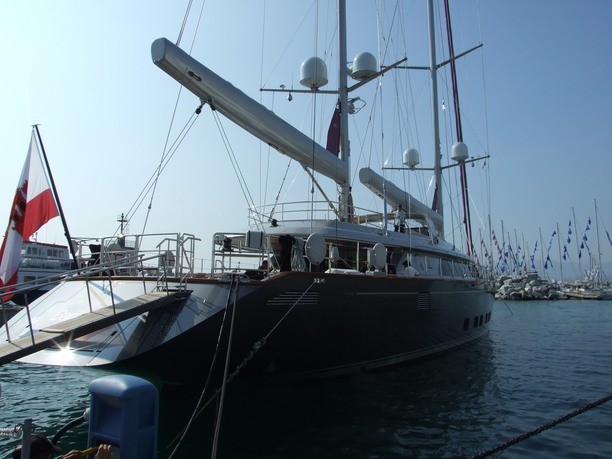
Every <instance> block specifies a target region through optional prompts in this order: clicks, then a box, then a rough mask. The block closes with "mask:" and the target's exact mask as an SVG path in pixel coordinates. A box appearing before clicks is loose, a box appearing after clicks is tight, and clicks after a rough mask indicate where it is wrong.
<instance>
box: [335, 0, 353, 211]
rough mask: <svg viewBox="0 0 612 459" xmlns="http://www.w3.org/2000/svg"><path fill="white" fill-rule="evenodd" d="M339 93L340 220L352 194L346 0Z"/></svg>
mask: <svg viewBox="0 0 612 459" xmlns="http://www.w3.org/2000/svg"><path fill="white" fill-rule="evenodd" d="M338 59H339V60H340V65H339V66H338V72H339V73H338V92H339V99H340V100H339V103H340V159H342V160H343V161H344V162H345V164H346V168H345V170H346V177H345V179H344V182H343V183H340V203H339V207H340V219H341V220H346V219H347V218H348V213H349V212H348V197H349V193H350V183H349V182H350V174H351V168H350V161H349V159H350V143H349V138H348V91H347V70H346V63H347V60H346V0H338Z"/></svg>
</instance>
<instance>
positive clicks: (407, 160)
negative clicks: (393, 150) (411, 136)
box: [403, 148, 421, 169]
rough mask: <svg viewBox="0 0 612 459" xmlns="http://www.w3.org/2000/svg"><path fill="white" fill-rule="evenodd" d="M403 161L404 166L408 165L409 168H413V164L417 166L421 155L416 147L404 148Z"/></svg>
mask: <svg viewBox="0 0 612 459" xmlns="http://www.w3.org/2000/svg"><path fill="white" fill-rule="evenodd" d="M403 163H404V166H408V167H409V168H410V169H413V168H414V167H415V166H418V165H419V164H420V163H421V156H420V155H419V151H418V150H417V149H416V148H411V149H410V150H406V151H405V152H404V161H403Z"/></svg>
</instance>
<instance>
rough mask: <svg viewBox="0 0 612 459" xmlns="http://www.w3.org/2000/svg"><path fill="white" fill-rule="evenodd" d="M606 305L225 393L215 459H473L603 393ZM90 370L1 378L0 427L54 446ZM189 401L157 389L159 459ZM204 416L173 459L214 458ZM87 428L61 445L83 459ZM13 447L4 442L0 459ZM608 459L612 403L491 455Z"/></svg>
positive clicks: (556, 312)
mask: <svg viewBox="0 0 612 459" xmlns="http://www.w3.org/2000/svg"><path fill="white" fill-rule="evenodd" d="M611 332H612V302H598V301H575V300H574V301H555V302H552V301H539V302H505V303H504V302H496V303H495V305H494V311H493V320H492V322H491V332H490V334H489V336H488V337H486V338H485V339H483V340H480V341H479V342H477V343H475V344H473V345H470V346H467V347H465V348H462V349H459V350H456V351H453V352H448V353H445V354H442V355H440V356H437V357H435V358H431V359H427V360H422V361H418V362H414V363H411V364H406V365H401V366H397V367H394V368H391V369H386V370H381V371H375V372H369V373H363V374H358V375H352V376H350V377H343V378H338V379H333V380H327V381H318V382H309V383H299V384H284V385H246V384H233V385H230V386H228V388H227V392H226V395H225V399H224V409H223V413H222V416H221V420H220V422H221V424H220V433H219V437H218V439H219V440H218V453H217V457H219V458H313V457H317V458H338V457H346V458H397V457H415V458H429V457H431V458H462V457H472V456H474V455H476V454H478V453H480V452H483V451H486V450H488V449H490V448H493V447H495V446H497V445H499V444H501V443H504V442H506V441H508V440H510V439H512V438H515V437H517V436H519V435H521V434H524V433H526V432H529V431H531V430H533V429H535V428H537V427H539V426H541V425H544V424H546V423H549V422H551V421H554V420H556V419H558V418H560V417H561V416H563V415H565V414H567V413H570V412H572V411H574V410H576V409H578V408H581V407H583V406H585V405H587V404H589V403H591V402H594V401H596V400H599V399H601V398H602V397H606V396H608V395H610V394H611V393H612V344H611V341H610V338H611ZM107 374H109V373H108V372H106V371H101V370H95V369H75V368H64V369H61V368H55V367H41V366H32V365H23V364H8V365H5V366H3V367H1V368H0V384H1V387H2V395H1V396H0V428H2V427H11V426H13V425H15V424H17V423H21V422H23V420H24V419H26V418H32V419H33V420H34V423H35V424H36V425H37V428H38V431H39V432H42V433H44V434H46V435H48V436H50V437H51V436H53V435H54V434H55V433H56V432H57V431H58V430H59V429H60V428H61V427H62V426H63V425H65V424H66V423H67V422H69V421H71V420H73V419H75V418H78V417H79V416H81V414H82V413H83V412H84V410H85V409H86V408H87V406H88V403H89V394H88V386H89V383H90V382H91V381H92V380H94V379H96V378H98V377H100V376H104V375H107ZM198 397H199V392H198V391H197V390H192V391H185V390H184V389H182V388H173V387H170V388H164V389H162V391H161V399H160V438H159V443H158V452H159V454H158V457H160V458H166V457H169V455H170V452H171V451H172V450H173V448H174V447H176V439H177V438H178V435H179V433H180V432H181V430H182V429H183V428H184V427H185V425H186V424H187V422H188V420H189V418H190V416H191V415H192V412H193V408H194V406H195V404H196V401H197V399H198ZM212 408H214V403H213V404H211V405H210V407H209V408H207V409H205V410H204V411H203V413H202V414H201V415H200V416H198V417H197V418H196V420H195V421H194V422H193V424H192V427H191V430H190V432H189V433H188V435H187V436H186V437H185V439H184V440H183V441H182V442H181V443H180V445H179V446H178V449H177V452H176V455H175V456H174V457H176V458H196V457H197V458H200V457H211V448H212V439H213V435H214V422H213V421H214V419H213V418H214V415H213V412H212ZM86 442H87V426H86V425H85V424H83V425H81V426H79V427H76V428H74V429H73V430H71V431H69V432H68V433H67V434H65V435H64V436H63V437H62V438H61V440H60V442H59V444H60V446H62V447H63V449H64V451H68V450H70V449H74V448H78V449H84V448H85V446H86ZM16 443H17V440H13V439H0V458H5V457H9V456H10V452H11V451H12V449H13V447H14V445H15V444H16ZM494 457H501V458H538V457H540V458H550V457H555V458H565V457H567V458H608V457H612V401H611V402H608V403H604V404H602V405H600V406H599V407H596V408H593V409H591V410H588V411H586V412H585V413H583V414H581V415H578V416H576V417H573V418H571V419H569V420H568V421H566V422H563V423H561V424H559V425H557V426H556V427H553V428H551V429H547V430H545V431H544V432H542V433H540V434H537V435H535V436H533V437H531V438H529V439H527V440H525V441H522V442H520V443H518V444H516V445H513V446H510V447H509V448H507V449H505V450H503V451H502V452H500V453H497V454H496V455H495V456H494Z"/></svg>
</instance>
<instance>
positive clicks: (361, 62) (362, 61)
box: [351, 53, 378, 80]
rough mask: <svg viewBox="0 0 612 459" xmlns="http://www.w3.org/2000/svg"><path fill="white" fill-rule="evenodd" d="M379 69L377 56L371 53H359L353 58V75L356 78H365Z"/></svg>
mask: <svg viewBox="0 0 612 459" xmlns="http://www.w3.org/2000/svg"><path fill="white" fill-rule="evenodd" d="M377 71H378V68H377V66H376V58H375V57H374V56H373V55H372V54H371V53H359V54H357V56H355V58H354V59H353V67H352V68H351V77H353V78H354V79H356V80H365V79H366V78H369V77H371V76H372V75H374V74H375V73H376V72H377Z"/></svg>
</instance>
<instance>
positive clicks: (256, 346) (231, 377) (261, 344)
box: [169, 282, 316, 459]
mask: <svg viewBox="0 0 612 459" xmlns="http://www.w3.org/2000/svg"><path fill="white" fill-rule="evenodd" d="M315 283H316V282H313V283H312V284H310V286H309V287H308V288H307V289H306V290H304V292H303V293H302V294H301V295H300V297H299V298H298V299H297V300H296V301H295V303H293V305H292V306H291V307H290V308H289V310H288V311H287V312H286V313H285V314H284V315H283V317H281V318H280V320H279V321H278V322H277V323H276V324H275V325H274V327H272V328H271V329H270V331H269V332H268V333H267V334H266V335H265V336H264V337H263V338H261V339H259V340H257V341H256V342H255V344H253V347H252V348H251V351H250V352H249V353H248V354H247V356H246V357H244V358H243V359H242V362H240V363H239V364H238V365H237V366H236V369H235V370H234V371H233V372H232V373H231V374H230V375H229V376H228V377H227V380H225V381H224V384H225V385H227V384H230V383H231V382H232V381H233V380H234V378H235V377H236V376H238V373H240V371H241V370H242V369H243V368H244V367H245V366H246V364H247V363H248V362H249V361H250V360H252V359H253V357H255V354H257V353H258V352H259V351H260V350H261V348H263V347H264V346H265V345H266V343H267V341H268V338H270V335H272V333H274V331H275V330H276V329H277V328H278V326H279V325H280V324H281V323H282V322H283V321H284V320H285V319H286V318H287V316H288V315H289V314H290V313H291V311H293V309H294V308H295V307H296V306H297V305H298V304H299V302H300V301H301V300H302V298H304V295H306V294H307V293H308V292H309V291H310V289H311V288H312V287H313V286H314V285H315ZM228 298H229V294H228ZM234 307H235V304H234ZM215 357H216V354H215ZM210 373H212V368H211V371H210ZM210 373H209V375H208V378H209V379H210ZM209 379H207V381H206V385H207V386H208V381H209ZM205 391H206V387H205V388H204V391H202V397H203V396H204V392H205ZM220 393H221V388H218V389H217V390H216V391H215V392H214V394H212V395H211V396H210V398H209V399H208V400H207V401H206V403H204V404H203V405H202V403H201V401H202V398H200V400H199V401H198V403H197V405H196V408H195V410H194V413H193V415H192V417H191V418H190V419H189V422H188V424H187V426H186V427H185V428H184V429H183V431H182V432H181V434H180V440H179V444H178V445H177V446H176V447H175V448H174V450H173V451H172V454H171V455H170V456H169V459H171V458H172V457H173V456H174V454H175V453H176V452H177V451H178V448H179V446H180V443H181V442H182V441H183V439H184V438H185V437H186V436H187V431H188V430H189V429H190V428H191V424H192V423H193V421H194V420H195V419H197V418H198V417H199V416H200V415H201V414H202V413H203V412H204V410H205V409H206V408H207V407H208V405H210V403H211V402H212V401H213V400H215V399H216V398H217V397H218V396H219V394H220ZM174 441H176V438H175V439H174V440H173V442H174Z"/></svg>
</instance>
